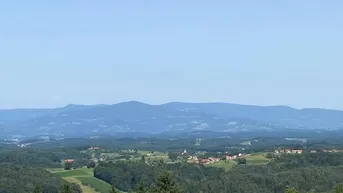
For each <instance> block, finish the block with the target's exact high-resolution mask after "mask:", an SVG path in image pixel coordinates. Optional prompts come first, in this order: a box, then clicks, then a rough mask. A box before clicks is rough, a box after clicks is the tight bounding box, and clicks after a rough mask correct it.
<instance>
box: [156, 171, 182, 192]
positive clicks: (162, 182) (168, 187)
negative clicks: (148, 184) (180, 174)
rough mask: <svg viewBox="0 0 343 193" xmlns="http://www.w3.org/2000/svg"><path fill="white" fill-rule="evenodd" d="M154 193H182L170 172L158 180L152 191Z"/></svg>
mask: <svg viewBox="0 0 343 193" xmlns="http://www.w3.org/2000/svg"><path fill="white" fill-rule="evenodd" d="M151 192H153V193H182V191H181V189H180V188H179V187H178V186H177V184H176V182H175V180H174V179H173V178H172V176H171V173H170V172H164V173H163V174H162V175H161V176H159V177H158V178H157V180H156V184H155V187H154V188H153V189H152V191H151Z"/></svg>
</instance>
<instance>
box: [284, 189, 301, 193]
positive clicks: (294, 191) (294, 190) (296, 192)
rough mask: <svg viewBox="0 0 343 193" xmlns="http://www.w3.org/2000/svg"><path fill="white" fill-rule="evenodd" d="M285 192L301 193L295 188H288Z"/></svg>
mask: <svg viewBox="0 0 343 193" xmlns="http://www.w3.org/2000/svg"><path fill="white" fill-rule="evenodd" d="M285 193H299V192H298V191H297V190H296V189H295V188H288V189H287V190H286V191H285Z"/></svg>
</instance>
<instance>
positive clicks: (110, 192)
mask: <svg viewBox="0 0 343 193" xmlns="http://www.w3.org/2000/svg"><path fill="white" fill-rule="evenodd" d="M109 193H118V191H117V190H116V186H115V183H114V182H112V186H111V189H110V191H109Z"/></svg>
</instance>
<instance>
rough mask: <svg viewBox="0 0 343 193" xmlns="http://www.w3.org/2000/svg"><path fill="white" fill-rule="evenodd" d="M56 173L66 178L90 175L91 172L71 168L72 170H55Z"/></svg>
mask: <svg viewBox="0 0 343 193" xmlns="http://www.w3.org/2000/svg"><path fill="white" fill-rule="evenodd" d="M55 174H56V175H58V176H60V177H62V178H66V177H75V176H89V173H87V172H86V171H83V170H78V169H76V170H70V171H63V172H55Z"/></svg>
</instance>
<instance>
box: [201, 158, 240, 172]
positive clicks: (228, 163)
mask: <svg viewBox="0 0 343 193" xmlns="http://www.w3.org/2000/svg"><path fill="white" fill-rule="evenodd" d="M236 164H237V162H235V161H231V160H227V161H226V163H225V161H224V160H220V161H219V162H216V163H212V164H207V165H206V167H218V168H223V169H225V171H229V170H230V169H231V168H232V167H233V166H235V165H236Z"/></svg>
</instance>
